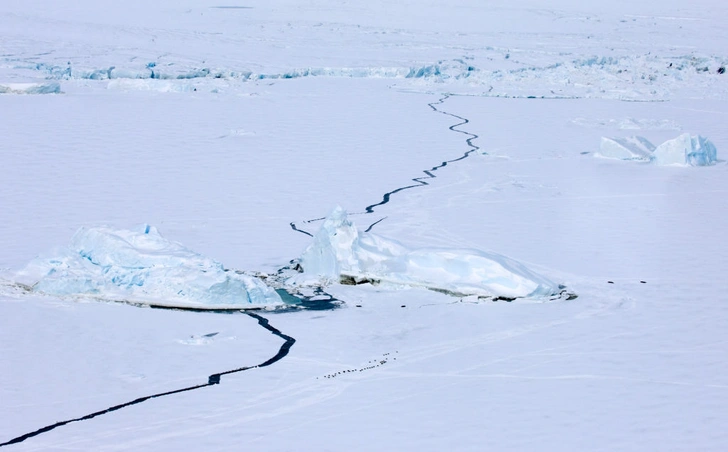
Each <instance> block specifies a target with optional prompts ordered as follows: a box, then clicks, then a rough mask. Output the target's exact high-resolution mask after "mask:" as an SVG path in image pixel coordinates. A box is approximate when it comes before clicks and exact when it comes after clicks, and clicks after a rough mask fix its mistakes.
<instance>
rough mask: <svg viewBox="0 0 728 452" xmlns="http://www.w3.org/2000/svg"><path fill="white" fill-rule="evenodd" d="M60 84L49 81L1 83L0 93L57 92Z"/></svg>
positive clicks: (59, 89)
mask: <svg viewBox="0 0 728 452" xmlns="http://www.w3.org/2000/svg"><path fill="white" fill-rule="evenodd" d="M60 92H61V85H60V84H58V83H56V82H51V83H3V84H0V94H58V93H60Z"/></svg>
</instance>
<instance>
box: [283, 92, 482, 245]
mask: <svg viewBox="0 0 728 452" xmlns="http://www.w3.org/2000/svg"><path fill="white" fill-rule="evenodd" d="M450 97H451V95H450V94H445V95H444V96H443V97H442V98H440V99H439V100H437V101H436V102H431V103H429V104H427V105H428V106H429V107H430V108H432V110H433V111H434V112H436V113H440V114H443V115H446V116H450V117H453V118H455V119H457V120H458V121H459V122H457V123H455V124H453V125H451V126H450V127H448V129H449V130H451V131H453V132H457V133H460V134H463V135H465V136H467V138H466V139H465V143H466V144H467V145H468V147H469V149H468V150H467V151H466V152H465V153H464V154H463V155H461V156H460V157H458V158H456V159H452V160H446V161H444V162H442V163H440V164H439V165H437V166H433V167H432V168H430V169H427V170H422V172H423V173H425V175H424V176H421V177H415V178H414V179H411V180H412V181H413V182H415V183H414V184H410V185H405V186H404V187H399V188H396V189H394V190H392V191H389V192H387V193H385V194H384V195H382V200H381V201H379V202H378V203H376V204H371V205H369V206H367V207H365V208H364V212H360V213H352V214H350V215H361V214H370V213H374V209H375V208H377V207H379V206H383V205H384V204H387V203H389V201H390V199H391V197H392V195H395V194H397V193H399V192H401V191H405V190H409V189H412V188H417V187H422V186H425V185H430V184H429V183H428V182H427V180H428V179H434V178H436V177H437V176H436V175H435V174H434V172H435V171H437V170H439V169H440V168H444V167H446V166H447V165H448V164H450V163H455V162H459V161H461V160H464V159H466V158H468V157H469V156H470V155H471V154H472V153H473V152H476V151H478V150H480V147H479V146H477V145H475V144H473V140H475V139H477V138H478V135H476V134H474V133H470V132H468V131H465V130H462V129H460V128H459V127H460V126H463V125H465V124H468V123H469V122H470V121H469V120H468V119H467V118H464V117H462V116H458V115H456V114H454V113H450V112H447V111H445V110H441V109H439V108H437V105H442V104H444V103H445V101H446V100H447V99H449V98H450ZM385 218H386V217H384V218H380V219H379V220H377V221H375V222H374V223H372V224H370V225H369V227H367V229H366V231H365V232H369V231H371V230H372V228H373V227H374V226H376V225H377V224H378V223H380V222H382V221H383V220H384V219H385ZM323 219H324V218H315V219H312V220H306V221H304V223H312V222H315V221H320V220H323ZM290 224H291V229H293V230H294V231H296V232H300V233H302V234H306V235H308V236H311V237H313V234H312V233H310V232H308V231H306V230H304V229H301V228H299V227H298V226H297V225H296V223H295V222H291V223H290Z"/></svg>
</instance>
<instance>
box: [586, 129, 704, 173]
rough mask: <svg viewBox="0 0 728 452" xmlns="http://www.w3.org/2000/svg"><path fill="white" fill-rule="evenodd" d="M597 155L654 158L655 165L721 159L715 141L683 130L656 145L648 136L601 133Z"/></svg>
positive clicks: (699, 163)
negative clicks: (622, 135) (602, 134)
mask: <svg viewBox="0 0 728 452" xmlns="http://www.w3.org/2000/svg"><path fill="white" fill-rule="evenodd" d="M594 155H595V157H603V158H609V159H617V160H635V161H642V162H651V163H653V164H655V165H679V166H708V165H712V164H714V163H715V162H716V161H717V160H718V151H717V150H716V149H715V146H714V145H713V143H711V142H710V141H709V140H708V139H707V138H705V137H702V136H700V135H690V134H689V133H684V134H682V135H680V136H679V137H677V138H673V139H672V140H667V141H665V142H664V143H662V144H661V145H659V146H657V147H655V146H654V145H653V144H652V143H650V142H649V141H648V140H647V138H644V137H639V136H633V137H624V138H607V137H602V141H601V145H600V147H599V152H597V153H595V154H594Z"/></svg>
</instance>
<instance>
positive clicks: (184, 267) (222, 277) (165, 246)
mask: <svg viewBox="0 0 728 452" xmlns="http://www.w3.org/2000/svg"><path fill="white" fill-rule="evenodd" d="M16 279H17V281H18V282H21V283H23V284H26V285H28V286H30V287H32V289H33V291H35V292H39V293H44V294H48V295H55V296H92V297H98V298H102V299H109V300H119V301H130V302H139V303H145V304H154V305H161V306H170V307H196V308H211V309H213V308H236V307H241V308H245V307H249V306H250V305H267V304H279V303H282V300H281V298H280V297H279V295H278V294H277V293H276V292H275V290H273V289H272V288H270V287H268V286H266V285H265V284H264V283H263V282H262V281H260V280H259V279H257V278H254V277H251V276H248V275H241V274H238V273H236V272H232V271H227V270H225V269H224V268H223V266H222V264H220V263H219V262H217V261H215V260H213V259H210V258H208V257H204V256H202V255H200V254H197V253H195V252H193V251H191V250H189V249H187V248H185V247H184V246H182V245H181V244H179V243H176V242H171V241H169V240H166V239H165V238H164V237H162V236H161V234H159V232H158V231H157V229H156V228H154V227H152V226H149V225H142V226H140V227H137V228H135V229H133V230H113V229H108V228H81V229H79V230H78V232H76V234H75V235H74V236H73V238H72V239H71V243H70V244H69V246H68V247H66V248H64V249H62V250H61V251H60V252H59V253H58V254H57V255H56V256H53V257H50V258H37V259H35V260H33V261H32V262H31V263H30V264H28V266H27V267H26V268H25V269H23V270H21V271H20V272H19V273H18V275H17V278H16Z"/></svg>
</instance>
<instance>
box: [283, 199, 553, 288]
mask: <svg viewBox="0 0 728 452" xmlns="http://www.w3.org/2000/svg"><path fill="white" fill-rule="evenodd" d="M300 265H301V267H302V269H303V275H301V276H295V277H293V278H291V279H292V281H291V282H292V283H294V284H295V283H298V284H312V283H314V284H315V283H321V281H322V280H323V281H332V280H333V281H339V280H340V279H341V277H345V278H347V277H348V278H350V279H351V280H352V282H367V281H368V282H373V283H374V284H379V283H382V282H384V283H390V284H395V285H405V286H415V287H424V288H427V289H431V290H437V291H441V292H445V293H450V294H456V295H459V296H468V295H476V296H478V297H490V298H499V297H500V298H508V299H513V298H523V297H530V298H534V299H539V298H541V299H548V297H551V296H555V295H558V294H559V292H560V291H561V289H562V288H561V287H559V285H558V284H556V283H554V282H552V281H549V280H548V279H547V278H545V277H543V276H541V275H538V274H536V273H534V272H532V271H530V270H529V269H527V268H526V267H525V266H523V265H522V264H520V263H518V262H516V261H514V260H513V259H509V258H507V257H505V256H501V255H499V254H495V253H488V252H485V251H479V250H462V249H448V248H443V249H431V248H421V249H415V250H409V249H407V248H406V247H405V246H403V245H401V244H400V243H398V242H396V241H394V240H391V239H387V238H385V237H382V236H380V235H377V234H374V233H370V232H363V231H359V230H358V229H357V227H356V226H355V225H354V223H353V222H351V221H350V220H349V219H348V217H347V214H346V211H344V209H342V208H341V207H337V208H335V209H334V210H333V212H331V214H330V215H329V216H328V217H327V218H326V220H325V221H324V222H323V224H322V225H321V228H320V229H319V231H318V232H317V233H316V235H315V236H314V238H313V243H312V244H311V245H310V246H309V247H308V248H307V249H306V251H305V252H304V253H303V256H302V257H301V262H300Z"/></svg>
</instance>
